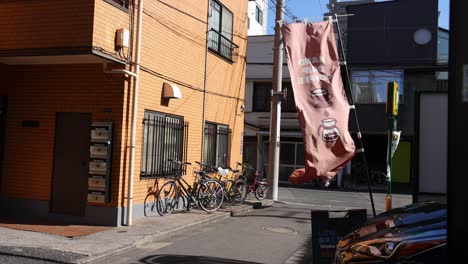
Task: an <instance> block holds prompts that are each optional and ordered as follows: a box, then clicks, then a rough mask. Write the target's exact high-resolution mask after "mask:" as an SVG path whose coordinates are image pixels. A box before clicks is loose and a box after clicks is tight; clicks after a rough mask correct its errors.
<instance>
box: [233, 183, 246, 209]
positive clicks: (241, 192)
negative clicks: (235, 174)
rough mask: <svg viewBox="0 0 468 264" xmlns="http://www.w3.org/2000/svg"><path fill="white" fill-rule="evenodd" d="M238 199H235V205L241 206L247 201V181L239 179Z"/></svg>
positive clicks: (237, 185) (237, 184)
mask: <svg viewBox="0 0 468 264" xmlns="http://www.w3.org/2000/svg"><path fill="white" fill-rule="evenodd" d="M236 187H237V190H236V192H237V193H236V197H234V204H241V203H243V202H244V201H245V199H247V183H246V182H245V180H242V179H239V180H237V181H236Z"/></svg>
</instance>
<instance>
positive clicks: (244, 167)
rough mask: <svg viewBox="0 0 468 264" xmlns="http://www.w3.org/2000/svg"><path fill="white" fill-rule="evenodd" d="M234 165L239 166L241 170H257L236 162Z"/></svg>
mask: <svg viewBox="0 0 468 264" xmlns="http://www.w3.org/2000/svg"><path fill="white" fill-rule="evenodd" d="M236 163H237V166H241V167H242V168H243V169H248V170H253V171H257V169H256V168H255V167H254V166H251V165H250V166H249V165H245V164H242V163H239V162H236Z"/></svg>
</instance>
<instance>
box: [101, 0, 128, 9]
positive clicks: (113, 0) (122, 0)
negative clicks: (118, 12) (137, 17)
mask: <svg viewBox="0 0 468 264" xmlns="http://www.w3.org/2000/svg"><path fill="white" fill-rule="evenodd" d="M104 1H106V2H107V3H109V4H111V5H113V6H115V7H118V8H120V9H122V10H124V11H128V3H129V0H104Z"/></svg>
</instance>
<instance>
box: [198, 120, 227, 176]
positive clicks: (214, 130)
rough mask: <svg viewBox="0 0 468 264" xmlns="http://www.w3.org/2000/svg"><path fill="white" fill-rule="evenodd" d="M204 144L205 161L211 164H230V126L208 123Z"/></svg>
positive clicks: (222, 165) (223, 165)
mask: <svg viewBox="0 0 468 264" xmlns="http://www.w3.org/2000/svg"><path fill="white" fill-rule="evenodd" d="M203 145H204V146H203V147H204V150H203V163H205V164H208V165H211V166H221V167H226V166H228V156H229V153H228V148H229V127H228V126H226V125H219V124H214V123H206V124H205V132H204V141H203Z"/></svg>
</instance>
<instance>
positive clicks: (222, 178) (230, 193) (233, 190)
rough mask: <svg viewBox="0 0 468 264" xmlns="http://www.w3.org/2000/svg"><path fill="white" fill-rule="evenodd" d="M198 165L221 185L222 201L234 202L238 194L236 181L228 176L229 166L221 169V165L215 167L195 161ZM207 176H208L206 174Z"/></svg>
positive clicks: (225, 202) (229, 203)
mask: <svg viewBox="0 0 468 264" xmlns="http://www.w3.org/2000/svg"><path fill="white" fill-rule="evenodd" d="M195 163H197V164H198V165H200V167H202V168H203V170H205V171H206V172H207V174H209V175H212V177H211V178H212V179H214V180H217V181H218V182H219V183H220V184H221V185H222V186H223V191H224V201H223V204H227V205H228V206H229V205H232V204H234V202H235V197H236V195H238V191H237V186H236V182H235V181H234V180H232V179H229V178H228V175H229V168H227V169H223V168H221V167H218V168H216V167H215V166H211V165H208V164H203V163H200V162H197V161H195ZM207 177H208V176H207Z"/></svg>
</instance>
